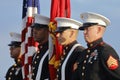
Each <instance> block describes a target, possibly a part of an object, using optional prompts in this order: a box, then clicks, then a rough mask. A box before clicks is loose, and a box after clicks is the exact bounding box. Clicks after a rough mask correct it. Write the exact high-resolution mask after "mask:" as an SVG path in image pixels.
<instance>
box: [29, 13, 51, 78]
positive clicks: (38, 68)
mask: <svg viewBox="0 0 120 80" xmlns="http://www.w3.org/2000/svg"><path fill="white" fill-rule="evenodd" d="M48 24H49V18H48V17H45V16H42V15H40V14H35V22H34V23H33V25H32V26H31V27H32V28H33V38H34V40H35V41H37V42H38V43H39V46H38V51H37V52H36V53H35V54H34V56H33V60H32V79H33V80H49V68H48V52H49V51H48V33H49V32H48Z"/></svg>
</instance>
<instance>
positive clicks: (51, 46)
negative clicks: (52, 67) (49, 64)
mask: <svg viewBox="0 0 120 80" xmlns="http://www.w3.org/2000/svg"><path fill="white" fill-rule="evenodd" d="M53 46H54V45H53V43H52V37H51V36H50V35H49V60H50V59H51V57H52V55H53V54H54V53H53V49H54V47H53Z"/></svg>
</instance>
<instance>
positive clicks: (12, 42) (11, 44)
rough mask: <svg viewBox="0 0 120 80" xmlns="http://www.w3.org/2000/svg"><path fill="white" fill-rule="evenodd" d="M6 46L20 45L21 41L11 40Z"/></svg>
mask: <svg viewBox="0 0 120 80" xmlns="http://www.w3.org/2000/svg"><path fill="white" fill-rule="evenodd" d="M8 46H18V47H19V46H21V42H17V41H11V43H10V44H8Z"/></svg>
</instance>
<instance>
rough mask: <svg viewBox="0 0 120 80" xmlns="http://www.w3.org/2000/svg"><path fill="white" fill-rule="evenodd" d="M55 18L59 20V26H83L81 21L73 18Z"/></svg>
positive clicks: (75, 27)
mask: <svg viewBox="0 0 120 80" xmlns="http://www.w3.org/2000/svg"><path fill="white" fill-rule="evenodd" d="M55 20H56V21H57V27H70V28H73V29H79V27H80V26H82V23H81V22H79V21H77V20H74V19H71V18H64V17H57V18H55Z"/></svg>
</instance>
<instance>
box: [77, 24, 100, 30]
mask: <svg viewBox="0 0 120 80" xmlns="http://www.w3.org/2000/svg"><path fill="white" fill-rule="evenodd" d="M93 25H98V23H83V26H81V27H80V28H79V30H84V29H85V28H87V27H90V26H93Z"/></svg>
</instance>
